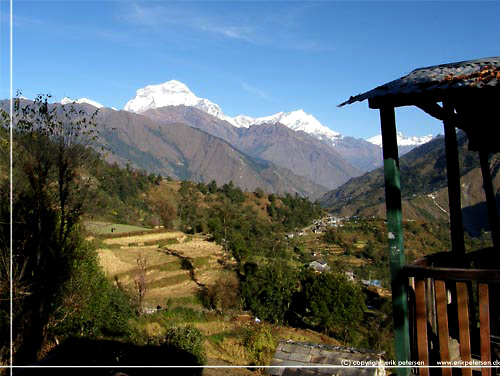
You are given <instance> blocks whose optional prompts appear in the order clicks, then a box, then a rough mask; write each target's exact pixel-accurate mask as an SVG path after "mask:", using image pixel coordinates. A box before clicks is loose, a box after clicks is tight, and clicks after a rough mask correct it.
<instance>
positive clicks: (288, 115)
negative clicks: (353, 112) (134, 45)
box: [124, 80, 341, 144]
mask: <svg viewBox="0 0 500 376" xmlns="http://www.w3.org/2000/svg"><path fill="white" fill-rule="evenodd" d="M179 105H183V106H191V107H195V108H197V109H199V110H202V111H204V112H206V113H208V114H210V115H213V116H215V117H216V118H218V119H221V120H225V121H227V122H229V123H230V124H232V125H233V126H235V127H238V128H248V127H249V126H251V125H256V124H257V125H259V124H276V123H281V124H283V125H285V126H287V127H288V128H290V129H293V130H295V131H304V132H306V133H308V134H310V135H312V136H313V137H315V138H317V139H320V140H325V141H330V142H331V143H332V144H334V143H335V140H337V139H339V138H341V135H340V134H339V133H338V132H335V131H332V130H331V129H330V128H328V127H326V126H324V125H323V124H321V123H320V122H319V121H318V120H317V119H316V118H315V117H314V116H312V115H310V114H307V113H306V112H304V111H303V110H298V111H292V112H278V113H277V114H274V115H271V116H265V117H260V118H253V117H250V116H246V115H238V116H235V117H231V116H228V115H226V114H224V112H223V111H222V109H221V108H220V107H219V106H218V105H217V104H215V103H213V102H211V101H210V100H208V99H205V98H199V97H197V96H196V95H195V94H194V93H193V92H192V91H191V90H189V88H188V87H187V86H186V85H185V84H183V83H182V82H179V81H176V80H172V81H167V82H165V83H163V84H159V85H149V86H146V87H145V88H142V89H139V90H137V92H136V96H135V98H134V99H131V100H130V101H128V102H127V104H126V105H125V107H124V110H125V111H130V112H136V113H143V112H145V111H147V110H150V109H155V108H159V107H164V106H179Z"/></svg>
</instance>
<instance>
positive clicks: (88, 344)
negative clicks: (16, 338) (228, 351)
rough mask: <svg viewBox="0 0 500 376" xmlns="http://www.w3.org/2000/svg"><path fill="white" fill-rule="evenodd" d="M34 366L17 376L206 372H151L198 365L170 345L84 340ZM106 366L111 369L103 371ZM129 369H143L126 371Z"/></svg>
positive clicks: (189, 371) (62, 347) (191, 370)
mask: <svg viewBox="0 0 500 376" xmlns="http://www.w3.org/2000/svg"><path fill="white" fill-rule="evenodd" d="M34 365H35V366H38V367H37V368H16V369H15V370H14V373H13V374H14V375H15V376H25V375H28V376H29V375H46V374H47V375H71V376H73V375H92V376H94V375H95V376H113V375H116V374H117V373H118V374H119V375H120V372H121V373H122V374H125V375H128V376H139V375H146V376H147V375H186V376H188V375H189V376H191V375H193V376H198V375H201V374H202V372H203V369H202V368H175V369H173V368H148V367H155V366H156V367H158V366H183V367H192V366H197V365H198V363H197V360H196V358H195V357H194V356H193V355H192V354H190V353H189V352H187V351H184V350H181V349H178V348H176V347H172V346H169V345H162V346H136V345H132V344H129V343H122V342H117V341H110V340H92V339H83V338H74V339H68V340H67V341H65V342H64V343H63V344H61V345H59V346H58V347H56V348H54V349H53V350H52V351H51V352H50V353H49V354H48V355H47V356H46V357H45V358H44V359H42V360H40V361H38V362H37V363H35V364H34ZM68 366H92V368H91V369H89V368H65V367H68ZM102 366H107V367H106V368H100V367H102ZM109 366H111V368H109ZM125 366H140V367H139V368H124V367H125ZM55 367H57V368H55ZM59 367H63V368H59Z"/></svg>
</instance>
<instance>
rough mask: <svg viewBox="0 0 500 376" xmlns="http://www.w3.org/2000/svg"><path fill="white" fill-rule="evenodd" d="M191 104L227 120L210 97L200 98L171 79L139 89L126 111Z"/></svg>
mask: <svg viewBox="0 0 500 376" xmlns="http://www.w3.org/2000/svg"><path fill="white" fill-rule="evenodd" d="M181 105H182V106H190V107H195V108H197V109H199V110H202V111H204V112H206V113H208V114H210V115H213V116H215V117H217V118H219V119H223V120H226V118H227V116H226V115H224V113H223V112H222V110H221V108H220V107H219V106H218V105H216V104H215V103H213V102H210V101H209V100H208V99H204V98H198V97H197V96H196V95H195V94H194V93H193V92H192V91H191V90H189V88H188V87H187V86H186V85H185V84H183V83H182V82H180V81H177V80H171V81H167V82H165V83H163V84H159V85H148V86H146V87H144V88H142V89H139V90H137V92H136V95H135V98H133V99H131V100H129V101H128V102H127V104H126V105H125V107H124V110H125V111H129V112H136V113H143V112H146V111H147V110H151V109H155V108H160V107H165V106H181Z"/></svg>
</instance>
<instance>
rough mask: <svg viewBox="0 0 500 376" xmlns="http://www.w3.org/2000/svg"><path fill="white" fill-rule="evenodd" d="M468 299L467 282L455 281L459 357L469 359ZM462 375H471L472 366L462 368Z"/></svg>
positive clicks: (464, 359) (465, 360)
mask: <svg viewBox="0 0 500 376" xmlns="http://www.w3.org/2000/svg"><path fill="white" fill-rule="evenodd" d="M468 302H469V300H468V298H467V284H466V283H465V282H457V306H458V335H459V339H460V359H462V361H464V362H469V364H470V361H471V349H470V332H469V304H468ZM462 375H463V376H472V368H462Z"/></svg>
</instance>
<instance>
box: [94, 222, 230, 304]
mask: <svg viewBox="0 0 500 376" xmlns="http://www.w3.org/2000/svg"><path fill="white" fill-rule="evenodd" d="M102 245H103V246H102V247H101V248H99V249H98V250H97V252H98V255H99V261H100V264H101V265H102V267H103V269H104V270H105V272H106V273H107V274H108V275H109V277H110V278H112V279H113V280H117V281H118V282H119V283H121V284H123V285H126V286H128V287H129V288H130V289H131V290H132V291H133V290H134V289H135V288H136V286H135V280H136V279H137V278H138V276H139V275H140V268H139V266H138V260H139V259H142V260H145V270H146V272H145V279H146V286H147V290H146V295H145V297H144V305H145V306H148V307H156V306H157V305H160V306H162V307H165V306H166V302H167V301H168V299H176V300H177V299H182V298H185V297H190V296H193V294H195V293H196V292H197V290H198V289H199V288H200V285H206V284H211V283H214V282H215V280H216V279H217V277H218V274H219V272H220V271H221V270H222V265H223V263H224V261H223V250H222V248H221V247H220V246H218V245H217V244H215V243H213V242H209V241H207V240H206V239H205V237H203V236H198V235H197V236H190V235H186V234H184V233H182V232H178V231H177V232H167V231H164V232H155V233H151V234H142V235H134V234H131V235H127V236H120V237H116V236H113V237H109V238H106V239H104V240H103V241H102ZM183 259H184V260H188V261H189V262H190V264H191V265H192V266H193V269H192V271H190V270H189V268H186V267H184V268H183V261H182V260H183Z"/></svg>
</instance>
